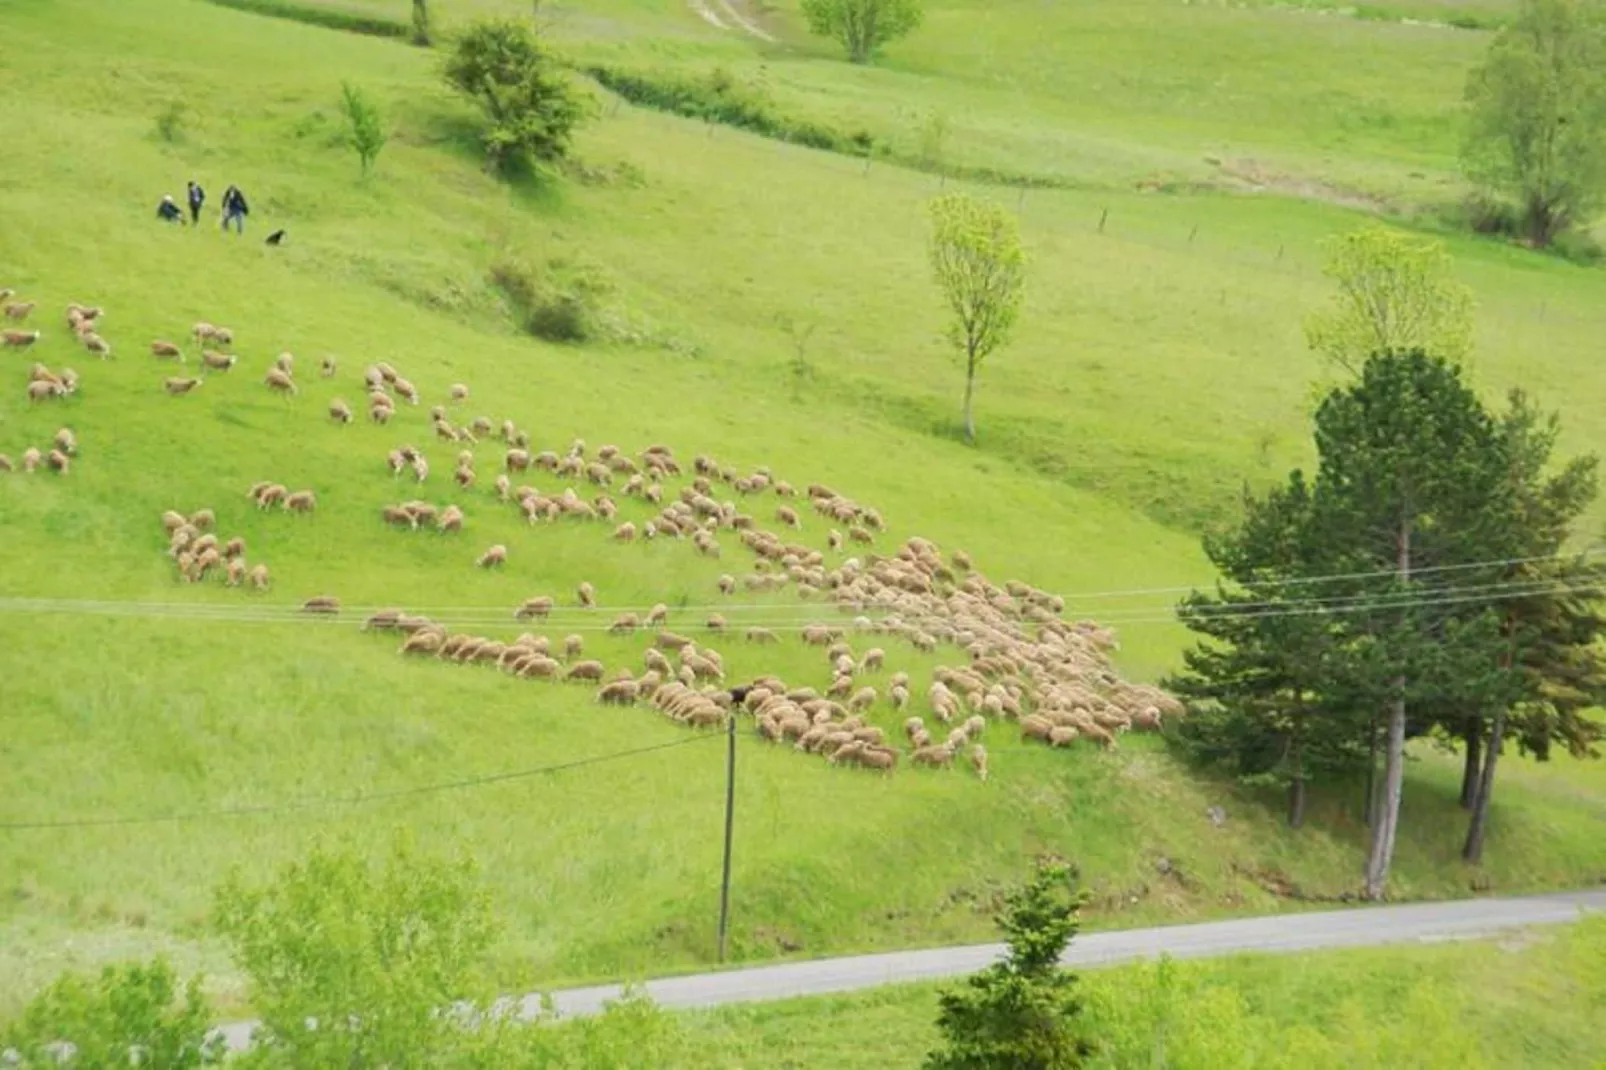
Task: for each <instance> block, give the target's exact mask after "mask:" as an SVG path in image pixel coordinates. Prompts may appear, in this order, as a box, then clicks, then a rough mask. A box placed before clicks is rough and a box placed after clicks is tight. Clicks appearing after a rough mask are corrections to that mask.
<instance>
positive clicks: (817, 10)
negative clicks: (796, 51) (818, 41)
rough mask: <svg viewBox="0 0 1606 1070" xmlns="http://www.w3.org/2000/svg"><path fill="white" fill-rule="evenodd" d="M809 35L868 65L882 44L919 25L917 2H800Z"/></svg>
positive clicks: (828, 0) (826, 0) (853, 59)
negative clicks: (827, 39)
mask: <svg viewBox="0 0 1606 1070" xmlns="http://www.w3.org/2000/svg"><path fill="white" fill-rule="evenodd" d="M800 10H801V12H802V15H803V21H804V22H805V23H807V24H808V27H809V31H810V32H811V33H815V34H818V35H819V36H821V37H830V38H832V39H834V40H835V41H836V42H837V43H838V44H840V45H841V46H842V48H843V50H844V51H845V52H847V54H848V59H849V60H850V61H851V62H853V63H869V62H870V61H871V60H872V59H874V58H875V56H876V54H877V53H879V52H880V51H881V48H882V46H883V45H885V44H887V43H888V42H889V41H894V40H896V39H898V38H899V37H902V36H904V35H905V34H907V33H909V32H910V31H912V30H914V29H915V28H916V27H917V26H919V25H920V20H921V18H922V17H923V16H924V11H923V10H922V8H921V5H920V0H803V2H802V4H801V5H800Z"/></svg>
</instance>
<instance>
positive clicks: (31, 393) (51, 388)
mask: <svg viewBox="0 0 1606 1070" xmlns="http://www.w3.org/2000/svg"><path fill="white" fill-rule="evenodd" d="M66 393H67V388H66V387H64V386H63V385H62V384H61V383H59V382H51V381H49V380H35V381H34V382H31V383H29V384H28V401H29V402H31V403H35V402H40V401H44V400H46V399H47V398H59V397H64V396H66Z"/></svg>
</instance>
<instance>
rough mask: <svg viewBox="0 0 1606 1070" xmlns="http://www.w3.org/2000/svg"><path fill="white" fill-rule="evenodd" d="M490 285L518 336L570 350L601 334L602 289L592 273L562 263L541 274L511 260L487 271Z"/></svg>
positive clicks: (605, 289) (539, 270)
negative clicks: (520, 333)
mask: <svg viewBox="0 0 1606 1070" xmlns="http://www.w3.org/2000/svg"><path fill="white" fill-rule="evenodd" d="M490 279H491V285H493V286H495V287H496V288H497V289H499V290H501V291H502V294H503V295H504V296H505V297H506V298H507V303H508V306H509V308H510V310H511V311H512V314H513V319H514V322H515V323H517V324H518V327H519V329H520V330H521V331H524V332H525V333H526V334H529V335H532V336H534V337H536V338H539V339H541V340H542V341H545V342H556V343H558V344H560V345H575V344H578V343H581V342H589V341H591V340H592V339H594V338H597V337H600V336H602V335H603V334H605V333H606V329H605V328H606V316H605V313H604V311H603V308H602V299H603V297H604V296H605V295H606V293H607V289H608V288H607V285H606V284H605V283H604V282H603V281H602V280H601V279H600V278H598V277H597V275H596V273H595V272H590V271H585V270H581V269H575V268H572V267H569V266H567V265H565V264H564V263H563V262H561V261H556V262H553V263H551V264H549V265H548V266H547V267H546V268H545V269H536V268H532V267H530V266H529V265H527V264H525V263H522V262H520V261H518V260H515V259H511V258H506V257H504V258H502V259H500V260H497V261H496V262H495V263H493V264H492V265H491V270H490Z"/></svg>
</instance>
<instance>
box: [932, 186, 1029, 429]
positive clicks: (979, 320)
mask: <svg viewBox="0 0 1606 1070" xmlns="http://www.w3.org/2000/svg"><path fill="white" fill-rule="evenodd" d="M931 224H932V227H931V266H932V270H933V271H935V272H936V275H937V285H938V286H940V287H942V293H943V297H944V298H945V299H946V300H947V302H948V307H949V309H950V310H951V311H952V312H953V322H952V323H951V324H950V325H949V328H948V338H949V340H950V341H951V342H952V343H953V345H954V348H956V349H957V350H958V351H959V354H960V356H961V357H962V358H963V359H964V361H965V413H964V415H965V441H966V442H975V441H976V418H975V411H974V407H973V402H974V399H975V391H976V369H977V368H979V367H981V363H982V361H984V360H986V359H987V357H988V356H989V355H990V354H991V353H992V352H993V350H995V349H997V348H998V347H999V346H1000V345H1003V343H1004V341H1005V340H1006V339H1007V338H1008V337H1009V332H1010V329H1011V328H1013V327H1014V325H1015V320H1016V318H1017V317H1018V316H1019V315H1020V304H1021V297H1022V290H1023V288H1024V286H1025V282H1026V254H1025V253H1024V252H1023V251H1022V250H1021V245H1020V231H1019V229H1018V228H1017V227H1016V225H1015V221H1014V220H1013V219H1011V218H1010V217H1009V215H1008V214H1007V213H1006V212H1005V211H1004V210H1003V209H1002V208H999V207H998V206H997V205H995V204H991V203H989V202H986V201H978V200H975V199H973V198H970V197H967V196H965V195H964V194H962V193H953V194H949V195H948V196H946V197H938V198H937V199H936V200H934V201H932V202H931Z"/></svg>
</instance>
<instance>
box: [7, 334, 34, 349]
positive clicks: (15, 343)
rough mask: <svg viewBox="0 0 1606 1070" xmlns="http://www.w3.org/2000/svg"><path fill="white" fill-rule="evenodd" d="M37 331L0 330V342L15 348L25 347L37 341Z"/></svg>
mask: <svg viewBox="0 0 1606 1070" xmlns="http://www.w3.org/2000/svg"><path fill="white" fill-rule="evenodd" d="M40 337H41V335H40V334H39V332H38V331H0V342H4V343H5V344H6V345H8V346H11V347H13V348H15V349H26V348H28V347H29V346H31V345H33V344H34V343H35V342H37V341H39V339H40Z"/></svg>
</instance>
